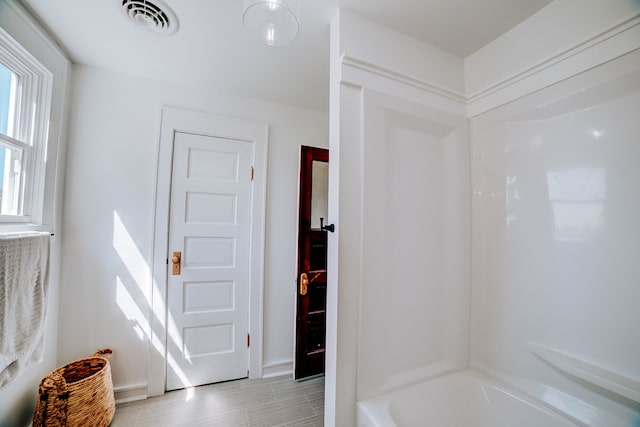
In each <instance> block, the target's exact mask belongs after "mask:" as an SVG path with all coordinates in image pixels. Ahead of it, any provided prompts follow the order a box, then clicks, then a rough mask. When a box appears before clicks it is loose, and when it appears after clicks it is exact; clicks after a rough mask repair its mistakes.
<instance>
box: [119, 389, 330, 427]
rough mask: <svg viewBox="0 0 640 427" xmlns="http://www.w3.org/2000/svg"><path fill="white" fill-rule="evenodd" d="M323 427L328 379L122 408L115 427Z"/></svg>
mask: <svg viewBox="0 0 640 427" xmlns="http://www.w3.org/2000/svg"><path fill="white" fill-rule="evenodd" d="M323 425H324V378H323V377H319V378H313V379H310V380H306V381H300V382H296V381H293V380H292V379H291V378H290V377H278V378H271V379H260V380H249V379H244V380H237V381H229V382H225V383H219V384H211V385H205V386H200V387H193V388H191V389H185V390H178V391H172V392H168V393H165V394H164V395H163V396H158V397H152V398H150V399H147V400H142V401H136V402H129V403H122V404H119V405H117V407H116V414H115V417H114V418H113V422H112V423H111V427H129V426H130V427H143V426H154V427H181V426H183V427H187V426H189V427H204V426H225V427H227V426H228V427H231V426H251V427H254V426H262V427H272V426H289V427H322V426H323Z"/></svg>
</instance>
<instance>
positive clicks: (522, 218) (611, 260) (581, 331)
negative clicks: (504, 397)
mask: <svg viewBox="0 0 640 427" xmlns="http://www.w3.org/2000/svg"><path fill="white" fill-rule="evenodd" d="M639 112H640V51H635V52H632V53H630V54H627V55H626V56H623V57H621V58H618V59H616V60H614V61H611V62H609V63H606V64H603V65H600V66H598V67H596V68H594V69H592V70H590V71H587V72H585V73H582V74H580V75H577V76H575V77H573V78H571V79H569V80H566V81H564V82H561V83H557V84H555V85H553V86H550V87H548V88H546V89H544V90H542V91H539V92H536V93H533V94H531V95H528V96H526V97H524V98H521V99H519V100H517V101H514V102H511V103H509V104H506V105H504V106H502V107H499V108H497V109H494V110H492V111H489V112H487V113H485V114H482V115H480V116H478V117H476V118H474V119H472V120H471V139H472V177H473V183H472V187H473V188H472V191H473V202H472V221H473V225H472V228H473V266H472V274H473V277H474V280H473V285H472V303H471V304H472V310H471V364H472V366H476V367H479V368H482V369H485V370H487V371H489V372H491V373H493V374H495V375H497V376H499V377H501V378H502V379H504V380H506V381H508V382H511V383H512V384H514V385H516V386H517V387H519V388H521V389H522V390H525V391H526V392H527V393H529V394H532V395H534V396H536V397H538V398H539V399H541V400H544V401H545V402H547V403H548V404H550V405H552V406H555V407H556V408H558V409H561V410H563V411H564V412H566V413H568V414H569V415H571V416H573V417H574V418H576V419H577V420H579V421H581V422H584V423H586V424H588V425H594V426H598V425H601V426H608V427H612V426H615V425H631V424H630V423H631V422H634V421H635V420H634V419H633V418H634V417H637V413H634V410H633V408H634V407H635V408H636V410H637V403H635V404H634V403H633V402H632V401H631V400H629V399H627V398H625V397H621V396H619V395H617V394H615V393H611V392H609V391H606V390H605V389H603V388H601V387H600V386H597V385H593V384H590V383H589V382H587V381H583V380H577V379H576V378H575V377H573V376H571V375H568V374H565V373H562V371H560V370H558V369H556V368H554V367H552V366H551V365H550V364H548V363H547V362H545V361H543V360H542V359H541V358H539V357H537V356H536V355H535V354H534V353H533V350H534V349H535V348H536V345H537V344H541V345H543V346H546V347H551V348H552V349H555V350H558V351H560V352H563V353H566V354H570V355H571V356H572V357H575V358H577V359H580V360H584V361H587V362H589V363H590V364H592V365H593V366H596V367H598V368H602V369H604V370H605V371H606V372H611V373H615V374H617V375H619V376H621V377H626V378H627V379H631V380H635V381H637V380H639V379H640V363H638V361H639V360H640V329H639V328H638V325H640V310H639V309H638V301H640V286H639V283H640V262H639V260H640V221H639V220H638V219H639V218H640V167H638V165H639V164H640V139H639V137H638V136H639V135H640V120H639V118H640V115H639ZM567 394H569V395H571V396H572V398H568V397H567ZM594 407H596V408H604V411H596V410H594V409H593V408H594ZM613 413H615V414H617V415H616V416H613V415H609V414H613Z"/></svg>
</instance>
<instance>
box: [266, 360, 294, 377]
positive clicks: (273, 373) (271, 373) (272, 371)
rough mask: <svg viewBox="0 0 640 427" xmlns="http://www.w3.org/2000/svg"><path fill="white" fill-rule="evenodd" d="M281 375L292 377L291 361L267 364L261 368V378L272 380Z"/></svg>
mask: <svg viewBox="0 0 640 427" xmlns="http://www.w3.org/2000/svg"><path fill="white" fill-rule="evenodd" d="M283 375H293V360H284V361H282V362H275V363H268V364H266V365H263V366H262V378H273V377H280V376H283Z"/></svg>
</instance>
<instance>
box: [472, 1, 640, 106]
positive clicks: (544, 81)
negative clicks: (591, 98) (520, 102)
mask: <svg viewBox="0 0 640 427" xmlns="http://www.w3.org/2000/svg"><path fill="white" fill-rule="evenodd" d="M638 48H640V13H636V14H634V15H633V16H631V17H629V18H627V19H624V20H623V21H621V22H618V23H616V24H614V25H613V26H611V27H610V28H608V29H607V30H605V31H601V32H600V33H597V34H596V35H594V36H591V37H588V38H586V39H585V40H583V41H581V42H580V43H577V44H575V45H574V46H572V47H571V48H569V49H566V50H564V51H561V52H559V53H557V54H554V55H552V56H550V57H548V58H546V59H544V60H542V61H540V62H538V63H536V64H534V65H532V66H530V67H529V68H526V69H524V70H522V71H520V72H518V73H515V74H513V75H511V76H510V77H507V78H505V79H502V80H499V81H497V82H495V83H494V84H491V85H489V86H488V87H486V88H485V89H482V90H480V91H477V92H476V93H474V94H471V95H469V96H468V98H467V102H468V107H467V110H468V113H467V115H468V117H474V116H477V115H479V114H482V113H484V112H486V111H488V110H491V109H493V108H496V107H499V106H500V105H503V104H506V103H508V102H511V101H514V100H515V99H518V98H521V97H523V96H526V95H528V94H530V93H532V92H535V91H537V90H540V89H544V88H545V87H548V86H550V85H552V84H554V83H558V82H559V81H562V80H565V79H568V78H570V77H573V76H575V75H576V74H579V73H581V72H584V71H587V70H589V69H591V68H593V67H596V66H598V65H600V64H603V63H605V62H607V61H610V60H613V59H615V58H617V57H620V56H622V55H625V54H627V53H629V52H631V51H633V50H635V49H638Z"/></svg>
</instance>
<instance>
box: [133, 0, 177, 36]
mask: <svg viewBox="0 0 640 427" xmlns="http://www.w3.org/2000/svg"><path fill="white" fill-rule="evenodd" d="M122 11H123V12H124V13H125V15H127V16H128V17H129V19H130V20H131V22H133V23H134V24H135V25H136V26H137V27H140V28H143V29H145V30H147V31H151V32H152V33H155V34H158V35H163V36H168V35H169V34H173V33H175V32H176V31H177V30H178V19H177V18H176V16H175V14H174V13H173V12H172V11H171V9H169V7H168V6H167V5H165V4H164V3H162V2H160V1H159V0H154V2H153V3H152V2H150V1H147V0H122Z"/></svg>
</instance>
